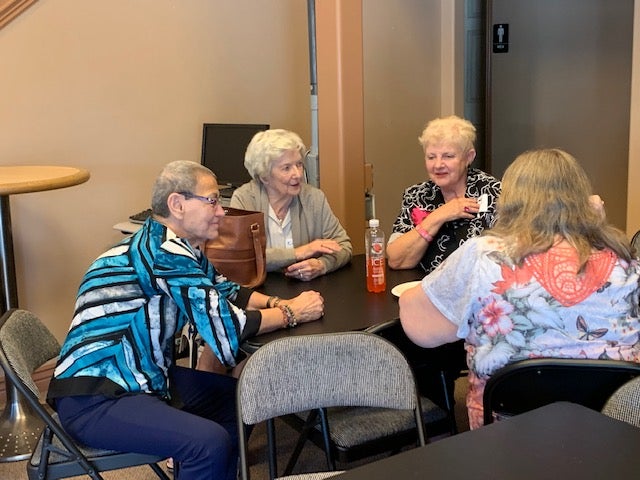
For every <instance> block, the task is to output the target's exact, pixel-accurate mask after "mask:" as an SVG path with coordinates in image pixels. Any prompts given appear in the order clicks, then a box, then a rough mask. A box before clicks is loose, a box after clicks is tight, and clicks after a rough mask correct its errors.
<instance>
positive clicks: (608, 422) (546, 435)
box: [333, 402, 640, 480]
mask: <svg viewBox="0 0 640 480" xmlns="http://www.w3.org/2000/svg"><path fill="white" fill-rule="evenodd" d="M639 446H640V428H636V427H634V426H632V425H629V424H627V423H624V422H621V421H619V420H614V419H613V418H610V417H607V416H606V415H603V414H601V413H600V412H596V411H594V410H589V409H588V408H586V407H583V406H581V405H577V404H574V403H567V402H559V403H553V404H551V405H547V406H545V407H542V408H538V409H536V410H532V411H530V412H527V413H523V414H521V415H518V416H516V417H513V418H510V419H508V420H503V421H500V422H496V423H493V424H491V425H488V426H486V427H482V428H479V429H477V430H473V431H470V432H465V433H461V434H458V435H455V436H453V437H449V438H446V439H444V440H439V441H436V442H434V443H431V444H429V445H427V446H425V447H420V448H416V449H413V450H408V451H406V452H403V453H400V454H398V455H395V456H393V457H389V458H385V459H383V460H379V461H376V462H373V463H370V464H367V465H364V466H362V467H358V468H354V469H353V470H350V471H348V472H346V473H344V474H342V475H338V476H336V477H333V478H335V479H336V480H338V479H339V480H376V479H384V480H387V479H389V478H394V479H421V480H422V479H431V478H432V479H461V480H462V479H465V480H468V479H470V478H472V479H475V480H484V479H491V480H502V479H509V480H510V479H514V480H529V479H531V480H544V479H553V480H556V479H561V478H562V479H580V480H591V479H593V480H602V479H605V478H637V477H638V474H639V472H640V455H639V454H638V448H639Z"/></svg>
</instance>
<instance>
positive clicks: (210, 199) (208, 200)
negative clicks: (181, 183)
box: [178, 192, 220, 208]
mask: <svg viewBox="0 0 640 480" xmlns="http://www.w3.org/2000/svg"><path fill="white" fill-rule="evenodd" d="M178 193H179V194H180V195H184V197H185V198H195V199H197V200H200V201H201V202H206V203H208V204H209V205H211V206H212V207H214V208H215V207H216V206H217V205H218V204H219V203H220V199H219V198H218V197H203V196H201V195H196V194H195V193H191V192H178Z"/></svg>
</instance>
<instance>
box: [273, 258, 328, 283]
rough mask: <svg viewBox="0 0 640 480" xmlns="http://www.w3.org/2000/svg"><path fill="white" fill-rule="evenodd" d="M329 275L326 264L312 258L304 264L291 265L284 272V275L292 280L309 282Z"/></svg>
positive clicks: (304, 261)
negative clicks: (326, 274)
mask: <svg viewBox="0 0 640 480" xmlns="http://www.w3.org/2000/svg"><path fill="white" fill-rule="evenodd" d="M325 273H327V268H326V267H325V265H324V263H323V262H322V261H321V260H318V259H317V258H310V259H308V260H303V261H302V262H296V263H294V264H292V265H289V266H288V267H287V268H285V270H284V275H285V276H286V277H290V278H297V279H298V280H303V281H309V280H312V279H314V278H316V277H319V276H320V275H324V274H325Z"/></svg>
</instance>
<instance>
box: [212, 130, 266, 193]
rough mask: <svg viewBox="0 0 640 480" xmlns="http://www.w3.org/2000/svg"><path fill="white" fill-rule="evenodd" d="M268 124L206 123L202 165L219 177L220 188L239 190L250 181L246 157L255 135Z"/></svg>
mask: <svg viewBox="0 0 640 480" xmlns="http://www.w3.org/2000/svg"><path fill="white" fill-rule="evenodd" d="M268 129H269V125H258V124H232V123H205V124H204V127H203V130H202V159H201V163H202V165H204V166H205V167H207V168H209V169H210V170H211V171H212V172H213V173H215V174H216V176H217V177H218V183H219V184H220V186H223V185H230V186H233V187H239V186H240V185H242V184H243V183H247V182H248V181H249V180H251V176H250V175H249V172H247V169H246V168H244V154H245V151H246V150H247V146H248V145H249V142H250V141H251V139H252V138H253V136H254V135H255V134H256V133H258V132H260V131H262V130H268Z"/></svg>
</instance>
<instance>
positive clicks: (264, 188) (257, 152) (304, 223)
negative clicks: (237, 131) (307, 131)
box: [231, 129, 352, 281]
mask: <svg viewBox="0 0 640 480" xmlns="http://www.w3.org/2000/svg"><path fill="white" fill-rule="evenodd" d="M305 152H306V147H305V145H304V143H303V142H302V140H301V139H300V137H299V136H298V135H297V134H296V133H294V132H290V131H288V130H282V129H271V130H265V131H263V132H258V133H257V134H256V135H255V136H254V137H253V139H252V140H251V142H250V143H249V146H248V147H247V152H246V154H245V160H244V165H245V167H246V169H247V171H248V172H249V174H250V175H251V177H252V178H253V180H251V181H250V182H248V183H245V184H244V185H242V186H241V187H240V188H238V189H237V190H236V191H235V192H233V196H232V197H231V206H232V207H235V208H243V209H246V210H257V211H261V212H263V213H264V217H265V226H266V230H267V251H266V257H267V258H266V260H267V271H276V270H281V271H282V272H283V274H284V275H286V276H288V277H292V278H297V279H299V280H304V281H308V280H311V279H313V278H316V277H318V276H320V275H324V274H325V273H329V272H332V271H333V270H337V269H338V268H340V267H342V266H344V265H346V264H347V263H348V262H349V261H350V260H351V252H352V246H351V240H350V239H349V236H348V235H347V232H346V231H345V229H344V228H343V227H342V225H341V224H340V221H339V220H338V218H337V217H336V216H335V215H334V214H333V211H332V210H331V207H330V206H329V202H328V201H327V198H326V197H325V195H324V193H323V192H322V190H320V189H318V188H315V187H313V186H311V185H308V184H307V183H306V182H305V179H304V155H305Z"/></svg>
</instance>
